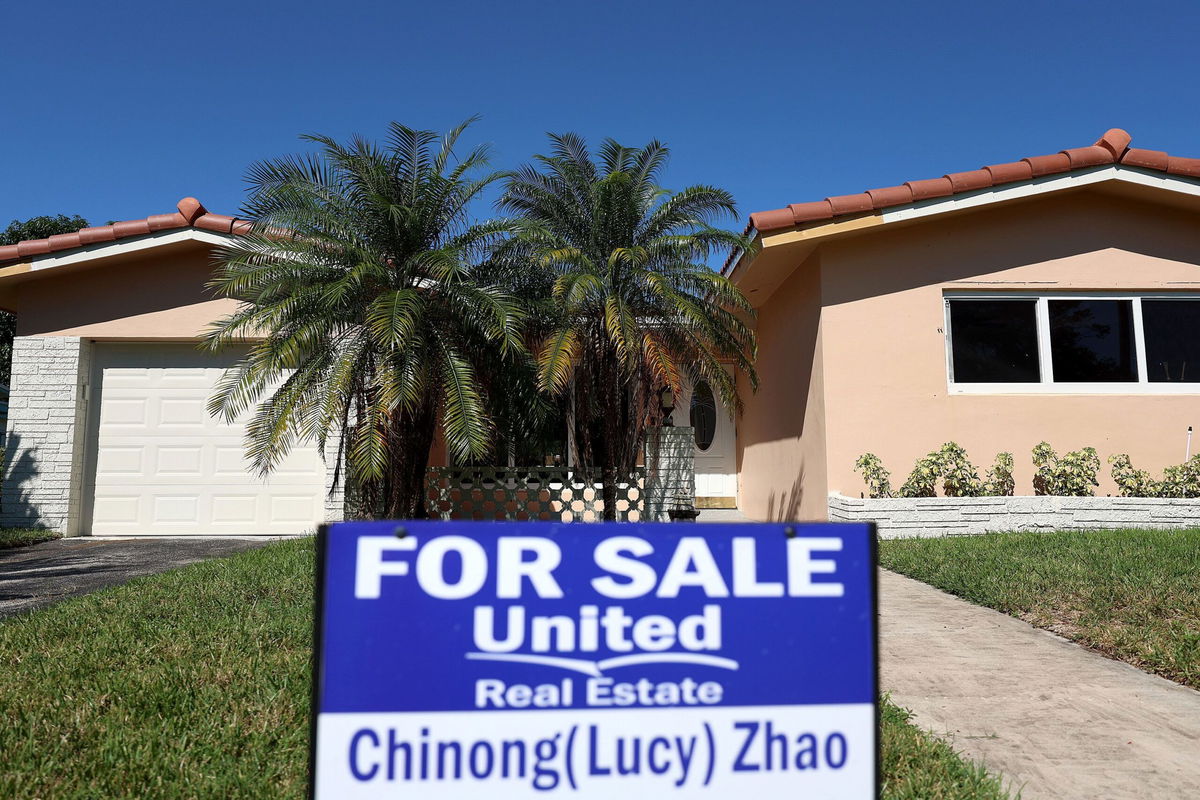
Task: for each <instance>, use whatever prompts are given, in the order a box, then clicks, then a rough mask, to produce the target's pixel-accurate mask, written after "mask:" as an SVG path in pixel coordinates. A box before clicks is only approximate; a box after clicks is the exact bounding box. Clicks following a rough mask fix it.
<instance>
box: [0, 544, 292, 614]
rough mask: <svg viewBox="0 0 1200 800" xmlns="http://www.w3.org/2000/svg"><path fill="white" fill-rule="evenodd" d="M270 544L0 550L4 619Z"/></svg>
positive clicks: (0, 607)
mask: <svg viewBox="0 0 1200 800" xmlns="http://www.w3.org/2000/svg"><path fill="white" fill-rule="evenodd" d="M270 541H272V540H271V539H269V538H266V537H264V538H250V537H246V538H207V539H153V538H146V539H91V538H87V537H79V538H73V539H57V540H55V541H52V542H42V543H41V544H35V545H31V546H29V547H18V548H14V549H12V550H0V618H3V617H10V616H12V615H13V614H19V613H21V612H23V611H32V610H33V609H37V608H44V607H45V606H48V605H53V604H54V603H57V602H58V601H60V600H65V599H67V598H68V597H75V596H78V595H81V594H87V593H88V592H94V591H96V590H97V589H103V588H104V587H106V586H115V585H117V584H119V583H125V582H126V581H129V580H132V579H133V578H138V577H141V576H142V575H153V574H154V573H156V572H166V571H167V570H169V569H175V568H176V567H183V566H187V565H188V564H195V563H196V562H197V561H204V560H205V559H209V558H221V557H223V556H229V555H233V554H234V553H240V552H242V551H244V550H252V549H254V548H255V547H262V546H263V545H265V544H268V543H269V542H270Z"/></svg>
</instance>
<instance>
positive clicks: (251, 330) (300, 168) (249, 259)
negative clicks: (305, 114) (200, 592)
mask: <svg viewBox="0 0 1200 800" xmlns="http://www.w3.org/2000/svg"><path fill="white" fill-rule="evenodd" d="M470 122H471V120H468V122H466V123H463V125H460V126H459V127H457V128H455V129H454V130H452V131H450V132H449V133H448V134H446V135H445V136H444V137H439V136H438V135H437V134H436V133H434V132H432V131H421V130H414V129H412V128H409V127H406V126H404V125H400V124H398V123H392V124H391V126H390V128H389V132H388V136H387V139H386V142H385V144H383V145H379V144H376V143H374V142H371V141H368V140H365V139H362V138H359V137H355V138H353V139H351V140H350V141H349V142H348V143H346V144H340V143H338V142H336V141H334V140H333V139H331V138H329V137H326V136H307V137H304V138H305V139H306V140H307V141H311V142H314V143H315V144H317V145H319V149H318V151H317V152H315V153H313V154H309V155H302V156H292V157H285V158H279V159H274V160H269V161H264V162H261V163H259V164H257V165H255V166H254V167H252V168H251V170H250V172H249V176H248V180H249V182H250V184H251V190H250V198H249V200H248V201H247V203H246V205H245V206H244V209H243V210H244V213H245V215H246V216H248V217H249V218H250V219H251V220H252V229H251V230H250V232H249V233H248V234H247V235H245V236H241V237H238V239H237V240H236V241H235V242H233V243H232V244H229V245H228V246H226V247H224V248H223V250H222V252H221V256H220V264H219V267H218V271H217V274H216V277H215V278H214V280H213V281H212V284H211V285H212V286H213V287H214V288H215V289H216V290H217V291H218V292H219V293H220V294H222V295H224V296H226V297H231V298H234V299H237V300H239V301H241V306H240V307H239V310H238V311H236V312H234V313H232V314H230V315H229V316H228V317H225V318H224V319H222V320H220V321H218V322H217V323H215V324H214V325H213V327H212V329H211V331H210V332H209V334H208V337H207V344H208V346H209V347H211V348H213V349H218V348H221V347H224V346H226V345H228V344H230V343H233V342H237V341H242V340H246V339H249V340H251V341H252V342H253V343H252V344H251V345H250V348H249V352H248V354H247V355H246V356H245V358H243V359H242V360H241V361H240V362H239V363H238V364H237V366H236V368H235V369H233V370H231V371H230V372H229V373H228V374H227V375H226V376H225V378H224V380H223V381H222V383H221V384H220V385H219V387H218V390H217V392H216V394H215V395H214V396H213V397H212V398H211V400H210V402H209V409H210V411H211V412H212V413H214V414H219V415H221V416H223V417H225V418H226V419H229V420H233V419H236V418H239V417H241V416H242V415H243V414H244V413H246V412H248V411H249V410H250V409H251V408H254V411H253V416H252V417H251V418H250V421H249V422H248V427H247V455H248V458H249V459H250V460H251V462H252V463H253V465H254V467H255V468H256V469H257V470H258V471H259V472H260V473H262V474H264V475H265V474H267V473H269V472H270V471H271V470H272V469H273V468H274V467H275V466H276V465H277V464H278V463H279V461H280V459H281V458H283V456H284V455H286V454H287V452H288V450H289V449H290V448H291V447H292V446H293V444H295V443H296V442H297V441H298V440H301V439H305V440H310V441H316V442H317V443H318V444H320V445H321V446H322V447H324V446H325V442H326V438H327V437H328V436H330V435H338V434H343V435H341V436H340V437H339V439H338V440H336V441H337V442H338V447H337V463H336V464H335V465H334V469H335V470H337V471H338V473H339V475H340V473H341V471H342V470H343V464H344V465H345V473H346V474H344V475H340V477H341V479H342V480H346V481H347V485H348V488H350V489H351V490H352V492H353V493H354V494H355V495H356V496H357V500H358V503H359V506H360V509H359V513H362V514H364V515H367V516H374V515H382V516H385V517H391V518H413V517H421V516H425V513H426V511H425V500H424V480H425V471H426V468H427V466H428V460H429V450H430V447H431V444H432V442H433V439H434V437H435V434H436V431H437V428H438V427H439V426H440V427H441V430H442V433H443V435H444V437H445V440H446V443H447V446H448V449H449V450H450V451H451V452H452V453H454V454H456V455H457V456H459V457H462V458H481V457H483V456H485V455H486V454H487V452H488V449H489V442H490V437H491V422H490V420H489V417H488V414H487V411H486V398H485V397H484V395H483V392H482V390H481V389H480V387H479V386H478V385H477V381H476V375H477V371H478V368H479V365H480V363H481V362H483V361H484V360H487V359H490V358H493V357H494V356H495V354H496V353H497V352H498V351H499V352H505V351H515V350H517V349H519V348H520V347H521V341H520V327H521V317H522V314H521V312H520V310H519V307H518V305H517V304H516V302H515V301H514V300H513V299H512V298H511V297H510V296H509V295H508V294H507V293H506V292H505V291H503V290H502V289H500V288H498V287H496V286H493V285H487V284H484V283H482V282H480V281H479V280H477V279H476V276H475V273H474V265H476V264H477V263H478V261H479V260H480V259H481V258H483V257H484V256H485V255H486V254H487V252H489V250H490V249H491V247H492V245H493V244H494V242H495V241H496V239H497V237H498V236H499V235H500V234H502V233H503V232H504V231H505V230H506V227H505V224H504V223H503V222H496V223H489V224H470V222H469V220H468V217H467V208H468V205H469V204H470V203H471V201H472V200H474V199H475V198H477V197H478V195H479V194H480V192H481V191H482V190H484V189H485V188H486V187H487V186H488V185H489V184H491V183H492V182H493V181H495V180H496V179H497V178H498V177H499V176H498V175H496V174H483V173H482V170H483V169H484V168H485V167H486V165H487V161H488V154H487V152H486V150H485V149H483V148H476V149H473V150H471V151H470V152H469V153H468V154H467V155H466V156H465V157H463V158H462V159H461V160H457V159H456V158H455V154H454V148H455V143H456V142H457V140H458V138H459V136H460V135H461V134H462V132H463V130H464V129H465V128H466V127H467V125H469V124H470Z"/></svg>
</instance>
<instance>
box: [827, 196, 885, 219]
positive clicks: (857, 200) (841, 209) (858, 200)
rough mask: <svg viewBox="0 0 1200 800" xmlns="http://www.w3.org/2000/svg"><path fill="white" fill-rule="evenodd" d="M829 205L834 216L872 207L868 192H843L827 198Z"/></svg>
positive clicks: (858, 211) (854, 212) (867, 209)
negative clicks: (837, 195)
mask: <svg viewBox="0 0 1200 800" xmlns="http://www.w3.org/2000/svg"><path fill="white" fill-rule="evenodd" d="M829 207H830V208H832V209H833V213H834V215H835V216H841V215H843V214H857V213H860V212H862V211H870V210H871V209H872V208H874V206H872V205H871V195H869V194H844V195H841V196H839V197H831V198H829Z"/></svg>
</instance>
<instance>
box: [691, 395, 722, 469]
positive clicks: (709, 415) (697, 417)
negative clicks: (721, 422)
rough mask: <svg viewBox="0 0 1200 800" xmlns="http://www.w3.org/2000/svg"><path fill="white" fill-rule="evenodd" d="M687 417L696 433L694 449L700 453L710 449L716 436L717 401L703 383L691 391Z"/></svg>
mask: <svg viewBox="0 0 1200 800" xmlns="http://www.w3.org/2000/svg"><path fill="white" fill-rule="evenodd" d="M688 416H689V421H690V422H691V424H692V427H693V428H694V429H695V431H696V447H697V448H699V449H700V451H701V452H704V451H706V450H708V448H710V447H712V443H713V437H714V436H716V435H717V401H716V398H714V397H713V393H712V389H711V388H710V387H709V385H708V384H707V383H705V382H704V381H700V382H699V383H697V384H696V386H695V388H694V389H692V410H691V413H690V414H689V415H688Z"/></svg>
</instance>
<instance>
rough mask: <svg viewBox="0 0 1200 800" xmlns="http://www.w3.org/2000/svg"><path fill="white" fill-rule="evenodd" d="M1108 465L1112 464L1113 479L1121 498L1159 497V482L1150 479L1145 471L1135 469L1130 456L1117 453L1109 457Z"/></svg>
mask: <svg viewBox="0 0 1200 800" xmlns="http://www.w3.org/2000/svg"><path fill="white" fill-rule="evenodd" d="M1108 463H1109V464H1112V479H1113V483H1115V484H1116V485H1117V489H1118V490H1120V492H1121V497H1158V496H1159V491H1160V488H1159V485H1158V481H1156V480H1154V479H1153V478H1151V477H1150V473H1149V472H1147V471H1146V470H1144V469H1134V466H1133V462H1132V461H1130V459H1129V456H1128V454H1126V453H1117V454H1116V455H1114V456H1109V459H1108Z"/></svg>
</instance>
